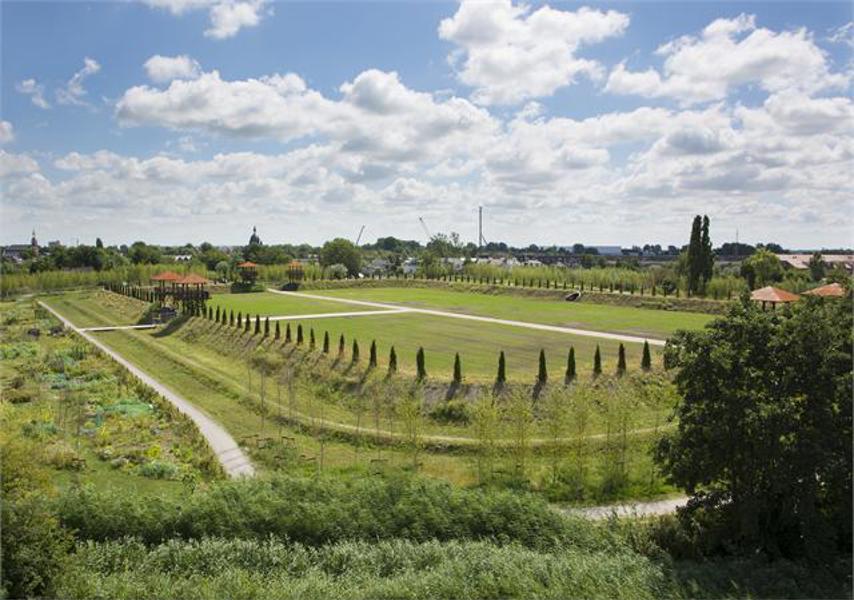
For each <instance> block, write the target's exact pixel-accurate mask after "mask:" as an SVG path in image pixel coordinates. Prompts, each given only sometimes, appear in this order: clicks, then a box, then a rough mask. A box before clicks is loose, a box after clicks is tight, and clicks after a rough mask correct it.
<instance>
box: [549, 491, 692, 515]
mask: <svg viewBox="0 0 854 600" xmlns="http://www.w3.org/2000/svg"><path fill="white" fill-rule="evenodd" d="M687 502H688V497H687V496H680V497H678V498H667V499H665V500H653V501H651V502H632V503H629V504H608V505H604V506H587V507H584V508H560V507H555V509H556V510H557V511H558V512H560V513H563V514H566V515H573V516H579V517H585V518H587V519H592V520H594V521H599V520H602V519H607V518H609V517H611V516H616V517H653V516H658V515H668V514H670V513H673V512H676V509H677V508H680V507H682V506H685V504H686V503H687Z"/></svg>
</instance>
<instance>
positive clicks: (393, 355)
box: [388, 346, 397, 375]
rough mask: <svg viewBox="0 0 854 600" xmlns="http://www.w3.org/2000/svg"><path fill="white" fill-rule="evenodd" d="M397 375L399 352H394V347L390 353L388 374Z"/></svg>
mask: <svg viewBox="0 0 854 600" xmlns="http://www.w3.org/2000/svg"><path fill="white" fill-rule="evenodd" d="M395 373H397V352H395V351H394V346H392V347H391V350H389V351H388V374H389V375H394V374H395Z"/></svg>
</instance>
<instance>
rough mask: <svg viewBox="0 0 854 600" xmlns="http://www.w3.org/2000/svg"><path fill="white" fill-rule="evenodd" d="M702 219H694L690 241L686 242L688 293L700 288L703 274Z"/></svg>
mask: <svg viewBox="0 0 854 600" xmlns="http://www.w3.org/2000/svg"><path fill="white" fill-rule="evenodd" d="M702 228H703V219H702V217H700V215H697V216H695V217H694V221H693V223H692V224H691V239H690V240H689V241H688V291H689V292H696V291H697V290H698V289H699V287H700V277H701V276H702V272H703V263H704V262H705V260H704V258H703V234H702Z"/></svg>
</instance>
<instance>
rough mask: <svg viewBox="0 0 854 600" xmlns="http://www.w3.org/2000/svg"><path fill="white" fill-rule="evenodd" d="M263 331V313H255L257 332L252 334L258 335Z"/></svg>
mask: <svg viewBox="0 0 854 600" xmlns="http://www.w3.org/2000/svg"><path fill="white" fill-rule="evenodd" d="M259 333H261V315H255V333H253V334H252V335H258V334H259Z"/></svg>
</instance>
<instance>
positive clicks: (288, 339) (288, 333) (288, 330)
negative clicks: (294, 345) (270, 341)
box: [285, 323, 292, 344]
mask: <svg viewBox="0 0 854 600" xmlns="http://www.w3.org/2000/svg"><path fill="white" fill-rule="evenodd" d="M291 339H292V338H291V324H290V323H287V324H286V325H285V343H286V344H290V343H291Z"/></svg>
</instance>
